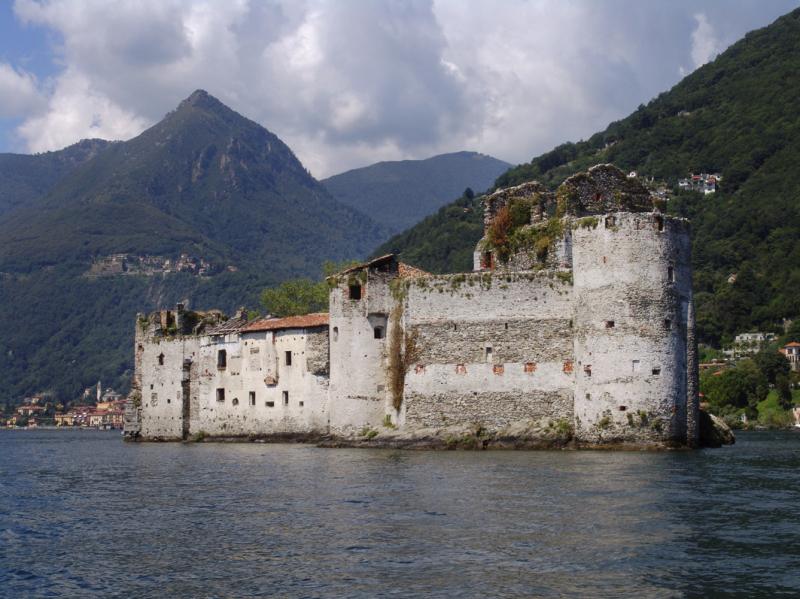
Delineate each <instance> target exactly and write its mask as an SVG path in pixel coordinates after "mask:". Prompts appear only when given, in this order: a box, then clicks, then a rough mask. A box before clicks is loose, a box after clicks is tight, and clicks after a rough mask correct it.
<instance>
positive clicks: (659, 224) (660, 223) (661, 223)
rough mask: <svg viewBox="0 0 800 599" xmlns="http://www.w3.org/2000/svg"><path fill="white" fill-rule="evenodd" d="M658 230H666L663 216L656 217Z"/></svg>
mask: <svg viewBox="0 0 800 599" xmlns="http://www.w3.org/2000/svg"><path fill="white" fill-rule="evenodd" d="M656 230H658V231H663V230H664V217H663V216H656Z"/></svg>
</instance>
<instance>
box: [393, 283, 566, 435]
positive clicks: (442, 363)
mask: <svg viewBox="0 0 800 599" xmlns="http://www.w3.org/2000/svg"><path fill="white" fill-rule="evenodd" d="M571 314H572V287H571V283H570V279H569V277H568V276H564V274H563V273H562V274H561V275H558V274H556V273H551V272H538V273H536V272H529V273H502V274H501V273H494V274H490V273H483V274H472V275H467V276H464V275H447V276H439V277H431V278H429V279H427V280H419V281H412V282H410V283H409V284H408V285H407V287H406V291H405V315H404V326H405V328H406V333H407V334H409V333H411V334H413V335H414V336H415V339H416V345H417V355H416V362H415V363H414V364H412V365H411V366H410V368H409V371H408V373H407V374H406V377H405V394H404V401H403V407H402V410H401V414H400V422H401V424H403V425H404V426H406V427H411V428H413V427H442V426H451V425H459V424H462V425H463V424H469V425H474V426H478V427H482V428H485V429H488V430H498V429H501V428H504V427H508V426H511V425H513V424H514V423H517V422H520V421H523V422H525V421H555V420H559V419H565V420H567V421H569V422H571V421H572V385H573V371H572V368H571V365H572V361H573V346H572V322H571Z"/></svg>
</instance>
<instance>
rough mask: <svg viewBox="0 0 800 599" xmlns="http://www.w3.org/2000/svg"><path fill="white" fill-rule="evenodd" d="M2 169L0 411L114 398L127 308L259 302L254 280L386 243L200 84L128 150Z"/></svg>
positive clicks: (123, 359)
mask: <svg viewBox="0 0 800 599" xmlns="http://www.w3.org/2000/svg"><path fill="white" fill-rule="evenodd" d="M4 161H5V162H4ZM14 163H16V164H17V165H23V166H24V167H25V168H24V169H17V172H16V173H15V172H14V168H13V164H14ZM3 164H6V165H9V164H10V165H12V166H9V167H8V168H6V169H5V170H0V189H3V190H4V195H3V196H2V198H3V203H4V205H5V206H7V207H9V209H8V210H7V211H6V213H5V214H0V298H2V301H1V302H0V403H3V402H7V401H9V400H14V399H17V398H18V397H19V396H20V395H22V394H24V393H33V392H36V391H42V390H48V389H50V390H54V391H56V392H58V393H59V394H60V395H61V396H62V397H63V398H65V399H69V397H70V395H72V394H76V393H78V392H79V391H80V390H81V389H82V388H83V387H84V386H87V385H89V384H92V383H93V382H96V381H97V380H98V379H103V381H105V382H106V383H107V384H111V385H114V386H119V387H121V388H122V389H121V390H124V387H125V385H126V383H127V381H128V378H129V374H130V369H131V367H132V359H133V353H132V345H131V344H132V343H133V327H134V322H135V317H136V313H137V312H138V311H148V310H152V309H155V308H157V307H161V306H173V305H174V304H175V303H176V302H177V301H181V300H182V299H184V298H189V299H190V300H191V303H192V305H193V306H194V307H197V308H201V307H202V308H205V307H220V308H222V309H224V310H227V311H230V310H232V309H233V308H235V307H236V306H239V305H248V306H250V307H257V298H258V294H259V291H260V290H261V289H263V288H264V287H265V286H266V285H268V284H274V283H276V282H278V281H280V280H282V279H285V278H288V277H294V276H302V275H306V276H317V275H319V274H320V265H321V263H322V262H323V261H324V260H329V259H332V260H343V259H352V258H360V257H364V256H365V255H366V254H367V253H368V251H369V250H370V249H372V248H374V247H375V246H376V245H377V244H378V243H379V242H380V241H382V240H383V239H386V237H387V234H386V231H385V229H384V228H383V227H381V226H380V225H377V224H376V223H375V222H374V221H372V220H371V219H370V218H369V217H367V216H364V215H363V214H361V213H359V212H358V211H356V210H355V209H353V208H351V207H350V206H346V205H344V204H342V203H341V202H339V201H337V200H336V199H335V198H334V197H333V196H332V195H331V194H330V193H329V192H328V191H327V190H326V188H325V187H324V186H322V185H321V184H320V183H319V182H318V181H316V180H315V179H314V178H313V177H312V176H311V175H310V174H309V173H308V171H306V169H305V168H304V167H303V165H302V164H301V163H300V162H299V161H298V160H297V158H296V157H295V155H294V154H293V153H292V151H291V150H290V149H289V148H288V147H287V146H286V144H284V143H283V142H282V141H281V140H280V139H278V138H277V137H276V136H275V135H273V134H272V133H270V132H269V131H267V130H266V129H264V128H263V127H261V126H260V125H258V124H257V123H254V122H253V121H250V120H248V119H246V118H244V117H243V116H241V115H239V114H237V113H236V112H234V111H233V110H231V109H230V108H228V107H226V106H225V105H223V104H222V103H221V102H219V101H218V100H216V99H215V98H213V97H211V96H210V95H208V94H207V93H206V92H203V91H197V92H195V93H193V94H192V95H191V96H190V97H189V98H188V99H186V100H185V101H183V102H182V103H181V104H180V105H179V106H178V108H177V109H176V110H175V111H173V112H171V113H169V114H168V115H167V116H166V117H165V118H164V119H163V120H162V121H161V122H159V123H158V124H156V125H155V126H153V127H151V128H150V129H148V130H147V131H145V132H144V133H142V134H141V135H139V136H138V137H136V138H134V139H131V140H129V141H125V142H117V143H113V144H110V145H109V144H107V143H106V142H98V141H93V142H82V143H81V144H78V145H76V146H72V147H70V148H67V149H65V150H62V151H61V152H52V153H48V154H43V155H40V156H11V157H9V156H2V157H0V165H3ZM23 171H24V172H23ZM37 173H38V174H39V175H41V176H40V177H39V178H38V180H37V177H36V175H37ZM59 174H62V176H61V178H60V179H59ZM17 175H20V176H17ZM21 175H25V176H21ZM30 175H33V176H30ZM10 184H13V187H12V186H10ZM40 193H43V194H44V195H38V194H40ZM11 208H13V209H11ZM122 254H124V255H125V256H121V255H122ZM181 254H185V256H184V257H183V258H182V257H181ZM176 270H179V271H181V272H175V271H176Z"/></svg>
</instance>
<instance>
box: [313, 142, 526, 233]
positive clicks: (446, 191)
mask: <svg viewBox="0 0 800 599" xmlns="http://www.w3.org/2000/svg"><path fill="white" fill-rule="evenodd" d="M509 166H511V165H509V164H508V163H507V162H503V161H502V160H498V159H496V158H492V157H491V156H486V155H484V154H478V153H476V152H455V153H452V154H441V155H439V156H434V157H433V158H428V159H426V160H402V161H397V162H378V163H377V164H373V165H371V166H367V167H364V168H358V169H355V170H352V171H347V172H346V173H342V174H340V175H335V176H333V177H329V178H328V179H324V180H323V181H322V184H323V185H325V187H327V188H328V190H329V191H330V192H331V193H332V194H333V195H334V196H335V197H336V198H337V199H338V200H339V201H341V202H342V203H344V204H347V205H348V206H352V207H353V208H355V209H356V210H359V211H361V212H363V213H364V214H368V215H370V216H371V217H372V218H373V219H375V220H376V221H378V222H379V223H381V224H382V225H385V226H386V227H387V228H388V229H389V230H390V231H391V232H393V233H396V232H398V231H402V230H403V229H405V228H407V227H409V226H411V225H413V224H414V223H416V222H418V221H419V220H420V219H421V218H423V217H425V216H427V215H429V214H433V213H434V212H436V210H437V209H438V208H439V207H441V206H443V205H445V204H446V203H447V202H449V201H451V200H452V199H453V198H455V197H458V196H459V195H461V193H462V192H463V191H464V190H465V189H466V188H468V187H469V188H471V189H472V190H473V191H474V192H476V193H477V192H481V191H484V190H485V189H487V188H489V187H490V186H491V185H492V183H493V182H494V180H495V179H496V178H497V176H498V175H500V174H501V173H503V172H505V171H506V170H507V169H508V167H509Z"/></svg>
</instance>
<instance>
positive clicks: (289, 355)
mask: <svg viewBox="0 0 800 599" xmlns="http://www.w3.org/2000/svg"><path fill="white" fill-rule="evenodd" d="M284 355H285V361H286V365H287V366H291V365H292V352H290V351H287V352H285V354H284Z"/></svg>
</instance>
